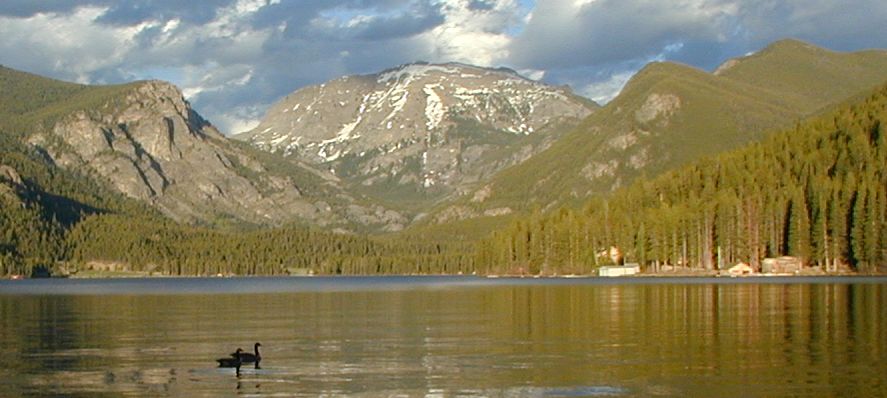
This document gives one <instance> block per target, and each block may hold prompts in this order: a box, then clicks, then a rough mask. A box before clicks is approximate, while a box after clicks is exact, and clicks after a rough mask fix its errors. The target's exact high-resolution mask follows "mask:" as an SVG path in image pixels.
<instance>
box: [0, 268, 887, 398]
mask: <svg viewBox="0 0 887 398" xmlns="http://www.w3.org/2000/svg"><path fill="white" fill-rule="evenodd" d="M0 314H2V318H0V347H2V351H0V365H2V366H0V379H2V380H3V386H2V387H0V388H2V390H0V396H34V397H40V396H95V395H107V396H135V397H138V396H145V397H154V396H189V397H201V396H202V397H216V396H234V395H247V396H254V397H264V396H269V397H270V396H274V397H315V396H330V397H338V396H349V397H598V396H603V397H611V396H613V397H621V396H654V397H656V396H661V397H683V396H713V397H751V396H808V397H820V396H859V397H863V396H865V397H869V396H887V278H883V277H852V278H851V277H847V278H827V277H818V278H793V277H789V278H618V279H615V278H614V279H601V278H588V279H510V278H498V279H488V278H475V277H365V278H360V277H315V278H229V279H226V278H208V279H188V278H157V279H113V280H24V281H0ZM257 341H258V342H261V343H262V356H263V360H262V363H261V365H262V366H261V369H255V368H254V367H252V366H247V365H244V367H243V369H242V371H241V374H240V375H239V376H238V375H235V372H234V370H233V369H227V368H218V367H216V362H215V359H216V358H221V357H224V356H226V355H227V354H228V353H230V352H233V351H234V349H236V348H238V347H242V348H244V349H245V350H247V351H252V346H253V343H254V342H257Z"/></svg>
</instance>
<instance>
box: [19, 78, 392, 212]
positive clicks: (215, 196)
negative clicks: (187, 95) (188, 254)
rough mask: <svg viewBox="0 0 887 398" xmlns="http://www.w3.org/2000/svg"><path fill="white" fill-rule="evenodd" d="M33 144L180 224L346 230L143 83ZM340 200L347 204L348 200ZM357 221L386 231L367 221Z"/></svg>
mask: <svg viewBox="0 0 887 398" xmlns="http://www.w3.org/2000/svg"><path fill="white" fill-rule="evenodd" d="M58 141H61V142H60V143H59V142H58ZM31 142H32V143H33V144H35V145H38V146H41V147H44V148H45V149H46V150H47V152H48V153H49V154H50V156H51V157H52V158H53V160H54V161H55V162H56V163H57V164H58V165H60V166H62V167H68V168H81V169H86V170H87V171H88V172H91V173H92V174H95V175H98V176H99V177H101V178H102V179H104V180H105V181H107V182H108V183H109V184H110V185H111V186H112V187H114V188H116V190H118V191H119V192H121V193H123V194H125V195H127V196H129V197H132V198H135V199H138V200H142V201H145V202H148V203H150V204H152V205H154V206H155V207H157V208H159V209H160V210H161V211H162V212H163V213H165V214H166V215H168V216H170V217H172V218H173V219H176V220H180V221H186V222H199V223H215V222H218V221H222V220H226V219H230V220H234V221H244V222H250V223H258V224H281V223H286V222H293V221H307V222H311V223H314V224H317V225H340V224H342V225H344V224H348V223H349V222H352V220H349V219H348V218H347V214H346V211H345V209H344V208H343V209H340V211H339V212H338V213H337V212H336V211H335V210H336V209H334V208H330V207H326V208H318V207H316V206H315V205H314V204H313V202H314V199H312V198H307V197H305V194H304V193H303V191H302V190H301V189H300V184H301V183H302V182H303V181H297V180H296V177H295V176H293V175H286V174H285V173H283V174H281V173H277V174H275V173H271V172H269V171H268V167H266V165H264V164H263V163H262V162H260V161H259V160H257V159H256V158H255V157H254V156H253V155H254V154H251V153H250V152H249V151H246V150H245V148H242V147H240V146H237V145H233V144H232V142H230V141H229V140H228V139H227V138H225V137H224V136H223V135H222V134H220V133H219V132H218V131H217V130H216V129H215V128H214V127H213V126H212V125H210V124H209V123H208V122H207V121H205V120H203V118H201V117H200V116H199V115H198V114H197V113H196V112H194V111H193V110H192V109H191V107H190V105H189V104H188V103H187V102H186V101H185V100H184V99H183V98H182V94H181V92H180V91H179V90H178V89H177V88H176V87H174V86H173V85H171V84H168V83H165V82H159V81H150V82H145V83H143V84H140V85H139V86H138V87H137V88H135V89H134V90H132V91H131V92H129V93H128V94H127V95H126V96H125V98H122V99H119V100H117V101H114V103H112V104H111V103H109V104H107V105H106V106H104V107H102V108H101V109H91V110H89V111H79V112H76V113H74V114H71V115H68V116H67V117H64V118H62V119H61V120H60V121H59V122H58V123H56V125H55V126H54V127H53V128H52V129H51V131H49V132H46V133H44V134H42V135H37V136H34V137H32V138H31ZM246 149H248V148H246ZM290 166H291V168H298V167H299V166H297V165H295V164H291V165H290ZM303 174H306V175H309V176H310V179H311V181H313V185H314V186H319V188H316V189H317V191H318V192H312V194H318V195H321V194H322V195H328V194H332V195H335V194H338V193H340V191H339V190H338V188H337V187H336V186H335V184H334V183H332V182H331V181H332V180H331V179H329V178H326V179H325V178H324V174H323V173H319V172H316V171H313V170H307V169H305V171H304V173H303ZM340 198H343V199H342V201H344V202H346V203H350V202H351V201H353V199H352V198H350V197H348V196H347V195H340ZM387 216H388V218H391V215H387ZM395 218H396V217H395ZM355 221H357V222H360V223H366V224H373V223H384V222H383V221H382V220H379V219H378V218H373V217H363V218H361V219H360V220H355ZM385 222H387V220H386V221H385Z"/></svg>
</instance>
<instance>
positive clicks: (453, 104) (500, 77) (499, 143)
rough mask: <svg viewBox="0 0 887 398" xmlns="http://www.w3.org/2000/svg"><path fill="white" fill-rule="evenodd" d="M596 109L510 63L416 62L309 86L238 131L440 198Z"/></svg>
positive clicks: (357, 176) (371, 183) (383, 185)
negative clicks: (492, 65)
mask: <svg viewBox="0 0 887 398" xmlns="http://www.w3.org/2000/svg"><path fill="white" fill-rule="evenodd" d="M595 107H596V106H595V105H594V104H593V103H591V102H590V101H587V100H583V99H581V98H579V97H577V96H575V95H573V94H572V93H571V92H570V91H569V89H566V88H557V87H551V86H547V85H544V84H540V83H537V82H534V81H531V80H528V79H525V78H523V77H521V76H519V75H517V74H516V73H515V72H513V71H510V70H505V69H486V68H479V67H474V66H468V65H463V64H455V63H451V64H442V65H435V64H409V65H404V66H401V67H398V68H395V69H391V70H388V71H385V72H382V73H379V74H375V75H365V76H347V77H343V78H340V79H337V80H333V81H330V82H328V83H325V84H321V85H319V86H313V87H307V88H303V89H300V90H298V91H296V92H294V93H292V94H290V95H289V96H287V97H286V98H284V99H283V100H281V101H280V102H278V103H277V104H275V105H274V106H273V107H272V108H271V109H270V110H269V111H268V113H267V115H266V116H265V118H264V119H263V120H262V122H261V123H260V124H259V126H258V127H256V128H255V129H254V130H252V131H249V132H246V133H244V134H241V135H239V136H237V137H236V138H239V139H243V140H246V141H248V142H249V143H251V144H252V145H254V146H256V147H257V148H260V149H264V150H267V151H271V152H277V153H280V154H283V155H285V156H293V157H297V158H299V159H302V160H304V161H306V162H309V163H311V164H314V165H318V166H320V167H322V168H324V169H327V170H330V171H331V172H332V173H334V174H335V175H336V176H338V177H340V178H342V179H343V180H344V181H346V182H347V183H350V184H352V185H353V186H355V187H357V188H358V189H360V190H362V191H363V192H368V193H370V194H375V195H377V196H380V197H382V198H385V197H386V195H388V196H390V195H391V193H392V192H398V193H400V194H403V193H404V192H412V193H414V194H415V195H418V196H425V197H426V198H428V197H437V198H439V197H441V196H443V195H447V194H450V193H462V192H467V190H465V189H464V187H465V186H469V185H474V184H477V183H479V182H482V181H483V180H484V179H485V178H487V177H489V176H490V175H492V174H493V173H495V172H496V171H499V170H501V169H502V168H504V167H507V166H510V165H513V164H517V163H520V162H522V161H524V160H526V159H527V158H529V157H530V156H532V155H533V154H535V153H537V152H538V151H540V150H542V149H544V148H545V147H547V146H548V144H550V142H551V141H553V140H554V138H555V134H554V133H555V131H558V129H565V126H568V125H571V124H575V123H577V122H578V121H579V120H581V119H582V118H584V117H585V116H587V115H588V114H589V113H591V112H592V111H593V110H594V109H595ZM388 199H390V198H388Z"/></svg>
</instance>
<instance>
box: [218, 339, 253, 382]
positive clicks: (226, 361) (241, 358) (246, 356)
mask: <svg viewBox="0 0 887 398" xmlns="http://www.w3.org/2000/svg"><path fill="white" fill-rule="evenodd" d="M261 346H262V344H261V343H256V344H255V345H254V346H253V348H254V350H255V352H254V353H252V354H251V353H248V352H243V349H242V348H238V349H237V350H236V351H234V352H233V353H231V356H229V357H225V358H219V359H216V362H218V363H219V367H220V368H235V370H236V372H237V375H240V366H241V365H243V364H245V363H255V367H256V369H261V366H259V363H260V362H261V361H262V355H261V354H259V347H261Z"/></svg>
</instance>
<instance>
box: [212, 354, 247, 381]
mask: <svg viewBox="0 0 887 398" xmlns="http://www.w3.org/2000/svg"><path fill="white" fill-rule="evenodd" d="M241 355H243V349H240V348H238V349H237V351H234V353H233V354H231V357H229V358H219V359H216V362H218V363H219V367H220V368H234V369H235V370H236V372H237V375H238V376H239V375H240V365H242V364H243V359H242V358H241Z"/></svg>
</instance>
